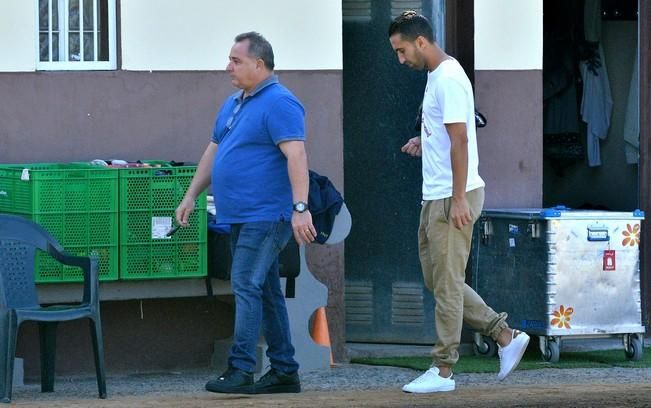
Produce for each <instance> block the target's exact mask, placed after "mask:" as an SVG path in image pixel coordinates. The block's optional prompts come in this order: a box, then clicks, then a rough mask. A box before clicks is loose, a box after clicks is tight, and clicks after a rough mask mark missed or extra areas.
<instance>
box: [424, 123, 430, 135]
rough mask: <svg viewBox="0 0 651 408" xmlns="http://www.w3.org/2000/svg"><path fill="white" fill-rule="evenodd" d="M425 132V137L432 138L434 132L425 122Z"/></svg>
mask: <svg viewBox="0 0 651 408" xmlns="http://www.w3.org/2000/svg"><path fill="white" fill-rule="evenodd" d="M423 130H424V131H425V136H427V137H430V136H432V132H431V131H430V130H429V129H428V128H427V124H426V123H425V122H423Z"/></svg>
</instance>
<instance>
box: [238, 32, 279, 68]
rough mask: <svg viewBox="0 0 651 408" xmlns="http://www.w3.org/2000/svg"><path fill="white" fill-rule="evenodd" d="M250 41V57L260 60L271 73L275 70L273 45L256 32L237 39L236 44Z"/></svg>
mask: <svg viewBox="0 0 651 408" xmlns="http://www.w3.org/2000/svg"><path fill="white" fill-rule="evenodd" d="M245 40H249V57H253V58H256V59H257V58H260V59H261V60H262V62H264V66H265V67H267V69H269V70H270V71H273V69H274V50H273V48H271V44H269V41H267V39H266V38H264V37H263V36H262V35H261V34H259V33H256V32H255V31H250V32H248V33H242V34H240V35H238V36H237V37H235V42H236V43H238V42H242V41H245Z"/></svg>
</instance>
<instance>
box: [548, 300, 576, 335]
mask: <svg viewBox="0 0 651 408" xmlns="http://www.w3.org/2000/svg"><path fill="white" fill-rule="evenodd" d="M572 313H574V309H573V308H571V307H568V308H567V309H566V308H565V306H563V305H561V307H560V308H559V310H554V312H553V313H552V316H554V317H553V318H552V320H551V325H552V326H556V327H558V328H559V329H562V328H566V329H571V328H572V326H570V316H571V315H572Z"/></svg>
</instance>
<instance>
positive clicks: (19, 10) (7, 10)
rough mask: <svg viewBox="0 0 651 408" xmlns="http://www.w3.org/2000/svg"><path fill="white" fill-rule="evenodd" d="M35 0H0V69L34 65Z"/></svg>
mask: <svg viewBox="0 0 651 408" xmlns="http://www.w3.org/2000/svg"><path fill="white" fill-rule="evenodd" d="M36 18H37V16H36V1H28V0H2V1H0V72H17V71H34V70H35V69H36V58H37V54H36V51H37V44H36V31H37V29H38V27H37V19H36Z"/></svg>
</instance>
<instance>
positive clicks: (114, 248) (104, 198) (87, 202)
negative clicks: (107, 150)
mask: <svg viewBox="0 0 651 408" xmlns="http://www.w3.org/2000/svg"><path fill="white" fill-rule="evenodd" d="M118 175H119V173H118V171H117V170H116V169H110V168H105V167H97V166H91V165H89V164H85V163H31V164H5V165H0V212H3V213H11V214H17V215H21V216H23V217H25V218H28V219H31V220H33V221H34V222H36V223H38V224H39V225H41V226H42V227H43V228H44V229H45V230H46V231H48V232H49V233H50V234H51V235H52V236H53V237H55V238H56V239H57V241H59V243H60V244H61V245H62V246H63V247H64V249H65V250H66V251H67V252H69V253H71V254H77V255H94V256H97V258H98V260H99V264H98V267H99V278H100V280H102V281H108V280H117V278H118V267H119V264H118V225H119V224H118V212H117V210H118V195H117V194H118V187H119V186H118ZM35 269H36V271H35V274H36V276H35V279H36V282H39V283H45V282H50V283H54V282H81V281H82V280H83V276H82V272H81V270H80V269H78V268H73V267H69V266H63V265H61V264H59V263H58V262H56V261H54V260H53V259H50V257H49V256H48V255H46V254H38V255H37V259H36V263H35Z"/></svg>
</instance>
